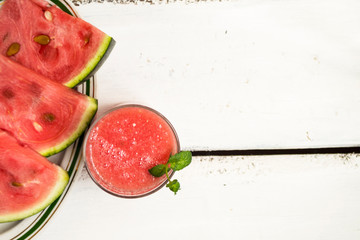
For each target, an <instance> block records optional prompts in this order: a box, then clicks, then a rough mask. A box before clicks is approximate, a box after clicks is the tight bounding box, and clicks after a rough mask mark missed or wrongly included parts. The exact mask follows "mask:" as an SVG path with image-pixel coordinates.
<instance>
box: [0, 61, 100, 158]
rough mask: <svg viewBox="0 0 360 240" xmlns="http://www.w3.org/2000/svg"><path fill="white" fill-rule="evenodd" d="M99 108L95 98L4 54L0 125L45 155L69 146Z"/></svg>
mask: <svg viewBox="0 0 360 240" xmlns="http://www.w3.org/2000/svg"><path fill="white" fill-rule="evenodd" d="M96 111H97V101H96V100H95V99H93V98H91V97H88V96H86V95H83V94H80V93H78V92H76V91H75V90H73V89H70V88H67V87H65V86H63V85H61V84H59V83H57V82H54V81H51V80H49V79H48V78H46V77H44V76H42V75H39V74H37V73H35V72H34V71H32V70H30V69H28V68H25V67H23V66H21V65H19V64H18V63H16V62H14V61H12V60H10V59H9V58H7V57H4V56H2V55H0V129H3V130H6V131H8V132H10V133H11V134H12V135H13V136H14V137H16V138H17V139H18V140H19V141H20V142H22V143H24V144H26V145H28V146H30V147H31V148H33V149H34V150H35V151H37V152H38V153H40V154H41V155H43V156H50V155H52V154H55V153H57V152H60V151H61V150H63V149H65V148H66V147H67V146H69V145H70V144H71V143H72V142H73V141H75V140H76V139H77V138H78V137H79V136H80V135H81V134H82V133H83V132H84V130H85V129H86V127H87V126H88V124H89V123H90V121H91V120H92V118H93V116H94V115H95V113H96Z"/></svg>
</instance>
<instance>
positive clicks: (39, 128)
mask: <svg viewBox="0 0 360 240" xmlns="http://www.w3.org/2000/svg"><path fill="white" fill-rule="evenodd" d="M33 126H34V128H35V130H36V131H38V132H41V131H42V130H43V127H42V126H41V125H40V124H38V123H37V122H33Z"/></svg>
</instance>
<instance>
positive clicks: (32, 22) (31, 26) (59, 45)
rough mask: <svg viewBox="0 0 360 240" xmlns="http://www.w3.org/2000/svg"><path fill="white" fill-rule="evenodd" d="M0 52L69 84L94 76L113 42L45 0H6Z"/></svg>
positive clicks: (1, 15)
mask: <svg viewBox="0 0 360 240" xmlns="http://www.w3.org/2000/svg"><path fill="white" fill-rule="evenodd" d="M0 19H1V21H0V54H2V55H4V56H7V57H9V58H11V59H13V60H14V61H16V62H18V63H20V64H21V65H23V66H25V67H28V68H30V69H32V70H34V71H35V72H37V73H40V74H41V75H44V76H46V77H48V78H50V79H52V80H54V81H57V82H59V83H61V84H64V85H66V86H68V87H74V86H75V85H77V84H78V83H80V82H81V81H83V80H84V79H87V77H89V76H91V75H93V74H94V73H95V72H96V71H97V69H98V68H99V67H100V66H101V65H102V63H103V62H104V60H105V59H106V58H107V56H108V54H109V53H110V52H111V50H112V48H113V46H114V44H115V41H114V40H113V39H112V38H111V37H110V36H108V35H106V34H105V33H103V32H102V31H100V30H99V29H97V28H96V27H94V26H92V25H91V24H89V23H87V22H85V21H83V20H82V19H80V18H77V17H74V16H71V15H69V14H67V13H65V12H63V11H62V10H61V9H59V8H58V7H57V6H49V3H48V2H47V1H45V0H6V1H5V2H4V4H3V6H2V7H1V8H0Z"/></svg>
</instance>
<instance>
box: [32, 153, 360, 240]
mask: <svg viewBox="0 0 360 240" xmlns="http://www.w3.org/2000/svg"><path fill="white" fill-rule="evenodd" d="M359 166H360V156H359V155H306V156H299V155H293V156H287V155H285V156H243V157H241V156H240V157H222V158H220V157H196V158H194V159H193V162H192V165H191V167H189V168H187V169H184V170H183V171H182V172H178V173H177V174H176V175H175V177H176V178H177V179H179V181H180V182H181V185H182V189H181V190H180V191H179V192H178V194H177V195H176V196H174V195H173V194H172V193H171V192H170V191H169V190H168V189H166V188H163V189H161V190H160V191H159V192H157V193H155V194H152V195H151V196H148V197H145V198H140V199H122V198H116V197H114V196H112V195H109V194H107V193H105V192H104V191H102V190H101V189H99V188H98V187H97V186H96V185H95V184H94V183H93V182H92V181H91V179H90V178H89V176H88V174H87V172H86V171H83V173H82V174H81V175H80V179H79V180H78V181H77V182H76V183H75V184H74V185H73V186H72V189H71V190H70V192H69V195H68V196H67V197H66V198H65V200H64V202H63V204H62V205H61V207H60V209H59V210H58V211H57V212H56V215H55V216H54V218H53V219H51V221H50V222H49V223H48V224H47V225H46V226H45V228H44V229H42V230H41V231H40V233H39V234H38V235H37V236H36V239H38V240H48V239H54V240H57V239H59V240H60V239H109V240H112V239H114V240H115V239H116V240H118V239H126V240H129V239H150V240H152V239H154V240H155V239H168V238H169V239H176V240H184V239H191V240H192V239H194V240H195V239H207V240H212V239H214V240H217V239H247V240H254V239H256V240H257V239H262V240H269V239H271V240H272V239H274V240H282V239H283V240H288V239H292V240H304V239H306V240H320V239H324V240H325V239H326V240H342V239H346V240H357V239H360V206H359V202H360V184H359V183H360V168H359Z"/></svg>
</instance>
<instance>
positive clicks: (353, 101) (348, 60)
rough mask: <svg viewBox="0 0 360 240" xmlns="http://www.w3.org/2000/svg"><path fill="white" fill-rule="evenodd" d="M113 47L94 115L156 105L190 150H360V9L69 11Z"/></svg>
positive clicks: (220, 5)
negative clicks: (125, 105) (121, 105)
mask: <svg viewBox="0 0 360 240" xmlns="http://www.w3.org/2000/svg"><path fill="white" fill-rule="evenodd" d="M77 9H78V11H79V13H80V15H81V16H82V17H83V18H84V19H85V20H87V21H89V22H91V23H93V24H94V25H96V26H98V27H99V28H101V29H102V30H103V31H105V32H106V33H108V34H109V35H112V36H113V37H114V38H115V39H116V41H117V45H116V47H115V49H114V51H113V52H112V54H111V56H110V57H109V59H108V61H107V62H106V63H105V65H104V66H103V68H102V69H101V70H100V71H99V73H98V79H99V80H98V96H99V103H100V112H103V111H105V110H106V109H107V108H108V107H109V105H111V104H115V103H118V102H122V101H129V102H134V101H135V102H140V103H144V104H147V105H150V106H151V107H154V108H156V109H158V110H159V111H160V112H162V113H163V114H164V115H165V116H167V117H168V118H169V119H170V121H171V122H172V123H173V124H174V125H175V128H176V129H177V131H178V133H179V136H180V139H181V144H182V146H183V148H186V149H192V150H193V149H197V150H199V149H201V150H214V149H215V150H216V149H258V148H309V147H334V146H358V145H359V144H360V124H359V123H360V121H359V119H360V94H359V89H360V14H359V13H360V2H359V1H357V0H345V1H338V0H330V1H329V0H319V1H312V0H304V1H297V0H276V1H275V0H256V1H245V0H244V1H240V0H239V1H230V2H202V3H193V4H185V3H172V4H162V5H147V4H139V5H134V4H129V5H124V4H112V3H103V4H97V3H91V4H87V5H82V6H80V7H78V8H77Z"/></svg>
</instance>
